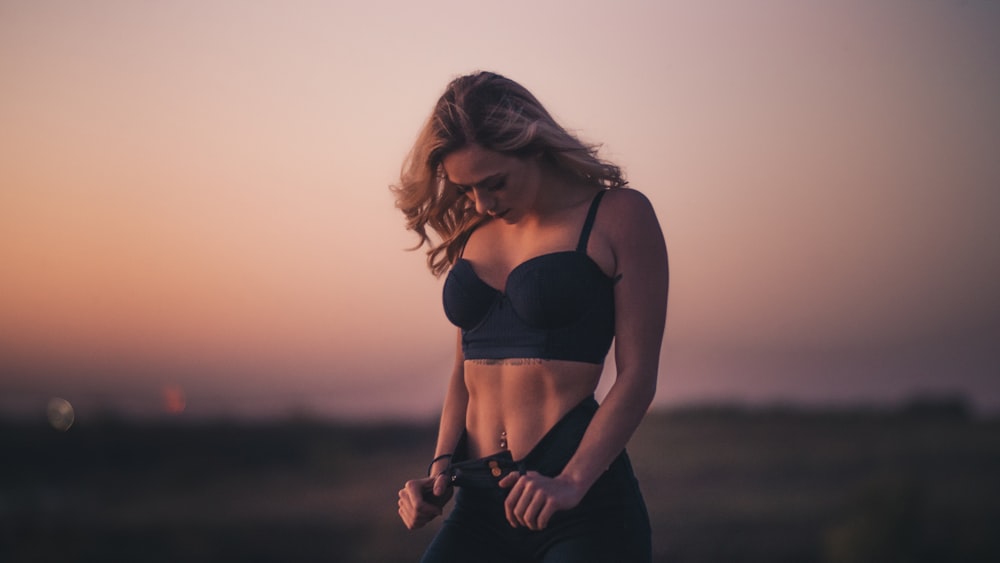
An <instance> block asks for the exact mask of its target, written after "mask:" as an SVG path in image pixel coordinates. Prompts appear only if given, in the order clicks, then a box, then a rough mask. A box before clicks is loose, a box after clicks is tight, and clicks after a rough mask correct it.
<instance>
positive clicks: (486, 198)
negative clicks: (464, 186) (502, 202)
mask: <svg viewBox="0 0 1000 563" xmlns="http://www.w3.org/2000/svg"><path fill="white" fill-rule="evenodd" d="M473 194H474V195H475V197H476V213H479V214H480V215H486V213H488V212H490V211H493V208H494V207H496V203H497V202H496V198H494V197H492V196H490V195H488V194H485V193H483V191H480V190H478V189H473Z"/></svg>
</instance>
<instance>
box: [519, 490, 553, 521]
mask: <svg viewBox="0 0 1000 563" xmlns="http://www.w3.org/2000/svg"><path fill="white" fill-rule="evenodd" d="M548 504H549V500H548V498H547V497H546V495H544V494H541V492H539V493H538V494H535V495H534V496H533V497H532V499H531V502H529V503H528V506H527V507H525V509H524V512H523V513H522V514H521V521H522V522H524V525H525V526H527V527H528V529H530V530H539V529H541V527H540V526H539V522H538V515H539V514H541V512H542V510H543V509H544V508H545V507H546V506H547V505H548Z"/></svg>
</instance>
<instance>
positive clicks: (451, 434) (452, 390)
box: [399, 331, 469, 530]
mask: <svg viewBox="0 0 1000 563" xmlns="http://www.w3.org/2000/svg"><path fill="white" fill-rule="evenodd" d="M468 404H469V391H468V389H467V388H466V387H465V368H464V358H463V356H462V333H461V331H459V333H458V345H457V346H456V352H455V366H454V368H453V369H452V372H451V379H450V380H449V382H448V390H447V392H446V393H445V397H444V407H443V408H442V409H441V422H440V425H439V426H438V439H437V447H435V448H434V457H432V458H431V459H436V458H438V457H440V456H443V455H450V454H452V453H454V452H455V447H456V446H457V445H458V440H459V438H461V436H462V431H463V430H464V429H465V412H466V408H468ZM450 461H451V459H450V458H448V457H445V458H443V459H441V460H438V461H437V462H434V463H432V464H431V467H430V475H429V476H428V477H423V478H419V479H412V480H410V481H407V482H406V484H405V485H404V486H403V488H402V489H401V490H400V491H399V516H400V518H402V519H403V523H404V524H406V527H407V528H409V529H411V530H412V529H415V528H420V527H422V526H423V525H424V524H426V523H427V522H430V521H431V520H433V519H434V518H436V517H437V516H440V515H441V513H442V512H443V509H444V505H445V503H447V502H448V500H449V499H450V498H451V488H450V487H449V485H450V484H449V483H448V480H447V477H446V476H445V475H443V474H442V472H443V471H444V469H445V468H447V467H448V463H450Z"/></svg>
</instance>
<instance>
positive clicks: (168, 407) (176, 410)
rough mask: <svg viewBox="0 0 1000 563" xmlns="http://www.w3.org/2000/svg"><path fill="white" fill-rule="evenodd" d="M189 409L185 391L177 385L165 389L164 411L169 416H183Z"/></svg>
mask: <svg viewBox="0 0 1000 563" xmlns="http://www.w3.org/2000/svg"><path fill="white" fill-rule="evenodd" d="M185 407H187V401H186V399H185V397H184V390H183V389H181V388H180V387H179V386H177V385H167V386H166V387H164V388H163V410H164V411H166V412H167V413H169V414H181V413H182V412H184V408H185Z"/></svg>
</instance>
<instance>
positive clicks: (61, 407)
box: [48, 397, 76, 432]
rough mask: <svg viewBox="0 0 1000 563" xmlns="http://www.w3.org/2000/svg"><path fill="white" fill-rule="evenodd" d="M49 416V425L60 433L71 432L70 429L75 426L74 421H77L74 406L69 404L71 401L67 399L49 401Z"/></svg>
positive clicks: (53, 398)
mask: <svg viewBox="0 0 1000 563" xmlns="http://www.w3.org/2000/svg"><path fill="white" fill-rule="evenodd" d="M48 415H49V424H51V425H52V428H55V429H56V430H58V431H60V432H65V431H67V430H69V427H70V426H73V421H74V420H75V419H76V415H75V414H74V413H73V405H71V404H69V401H67V400H66V399H60V398H59V397H52V398H51V399H49V407H48Z"/></svg>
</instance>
